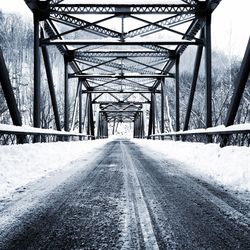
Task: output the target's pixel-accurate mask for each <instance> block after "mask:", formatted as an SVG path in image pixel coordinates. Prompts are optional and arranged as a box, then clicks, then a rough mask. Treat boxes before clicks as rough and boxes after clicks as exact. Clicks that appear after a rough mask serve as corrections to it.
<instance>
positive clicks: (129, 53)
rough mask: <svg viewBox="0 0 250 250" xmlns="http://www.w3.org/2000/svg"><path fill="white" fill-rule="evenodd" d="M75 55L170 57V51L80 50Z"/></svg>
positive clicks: (79, 56) (77, 56)
mask: <svg viewBox="0 0 250 250" xmlns="http://www.w3.org/2000/svg"><path fill="white" fill-rule="evenodd" d="M75 57H76V58H78V59H82V58H85V57H161V58H165V59H166V58H168V57H169V53H168V52H167V51H166V52H160V51H159V52H156V51H136V50H135V51H125V50H123V51H115V50H112V51H79V52H76V53H75Z"/></svg>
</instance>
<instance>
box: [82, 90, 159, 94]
mask: <svg viewBox="0 0 250 250" xmlns="http://www.w3.org/2000/svg"><path fill="white" fill-rule="evenodd" d="M155 92H156V93H161V91H160V90H156V91H155ZM82 93H99V94H101V93H104V94H105V93H107V94H130V93H134V94H136V93H138V94H141V93H142V94H146V93H152V91H151V90H124V91H119V90H117V91H115V90H83V91H82Z"/></svg>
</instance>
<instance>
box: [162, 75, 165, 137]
mask: <svg viewBox="0 0 250 250" xmlns="http://www.w3.org/2000/svg"><path fill="white" fill-rule="evenodd" d="M164 84H165V80H164V79H162V80H161V133H164V127H165V122H164V121H165V112H164V111H165V91H164ZM161 139H162V140H164V137H163V136H162V138H161Z"/></svg>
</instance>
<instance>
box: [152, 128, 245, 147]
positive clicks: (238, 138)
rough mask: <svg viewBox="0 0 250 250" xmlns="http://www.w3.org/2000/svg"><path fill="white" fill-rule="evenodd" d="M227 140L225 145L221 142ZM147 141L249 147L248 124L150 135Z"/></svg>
mask: <svg viewBox="0 0 250 250" xmlns="http://www.w3.org/2000/svg"><path fill="white" fill-rule="evenodd" d="M225 138H227V140H226V141H227V142H226V145H224V144H223V140H224V139H225ZM148 139H159V140H164V139H172V140H181V141H189V142H203V143H209V142H213V143H219V144H220V145H221V146H227V145H235V146H247V147H249V146H250V124H239V125H233V126H229V127H225V126H224V125H222V126H217V127H213V128H208V129H193V130H187V131H179V132H168V133H162V134H152V135H150V136H148Z"/></svg>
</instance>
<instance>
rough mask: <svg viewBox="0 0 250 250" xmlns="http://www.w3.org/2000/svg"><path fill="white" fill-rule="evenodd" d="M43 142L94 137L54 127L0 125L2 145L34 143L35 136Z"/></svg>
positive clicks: (0, 142)
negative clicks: (54, 128) (58, 129)
mask: <svg viewBox="0 0 250 250" xmlns="http://www.w3.org/2000/svg"><path fill="white" fill-rule="evenodd" d="M38 136H39V137H40V139H41V142H57V141H78V140H90V139H94V136H92V135H85V134H80V133H75V132H64V131H57V130H53V129H39V128H33V127H28V126H27V127H26V126H22V127H20V126H13V125H3V124H1V125H0V145H10V144H21V143H32V142H34V138H35V137H38Z"/></svg>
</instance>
